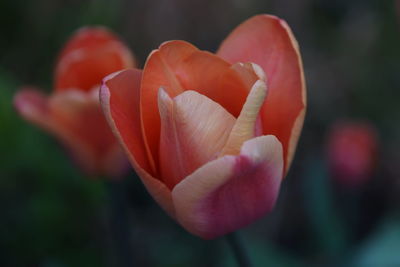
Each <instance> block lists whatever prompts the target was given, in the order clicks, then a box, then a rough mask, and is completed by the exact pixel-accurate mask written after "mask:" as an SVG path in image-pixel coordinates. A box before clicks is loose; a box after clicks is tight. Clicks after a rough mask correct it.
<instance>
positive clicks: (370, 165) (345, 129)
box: [327, 122, 378, 187]
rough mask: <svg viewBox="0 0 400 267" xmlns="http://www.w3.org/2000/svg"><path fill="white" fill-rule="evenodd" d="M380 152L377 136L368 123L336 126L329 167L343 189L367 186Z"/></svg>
mask: <svg viewBox="0 0 400 267" xmlns="http://www.w3.org/2000/svg"><path fill="white" fill-rule="evenodd" d="M377 151H378V137H377V133H376V130H375V128H374V127H373V126H371V125H369V124H368V123H363V122H340V123H336V124H335V125H334V126H333V127H332V130H331V132H330V133H329V137H328V147H327V152H328V160H329V167H330V169H331V171H332V174H333V175H334V177H335V179H336V180H337V181H338V182H339V183H341V184H342V185H345V186H349V187H353V186H359V185H362V184H364V183H365V182H367V181H368V180H369V178H370V177H371V175H372V172H373V169H374V167H375V166H376V155H377Z"/></svg>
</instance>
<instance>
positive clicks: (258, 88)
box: [221, 80, 267, 156]
mask: <svg viewBox="0 0 400 267" xmlns="http://www.w3.org/2000/svg"><path fill="white" fill-rule="evenodd" d="M266 96H267V85H266V84H265V81H263V80H258V81H257V82H256V83H255V84H254V85H253V87H252V88H251V91H250V93H249V95H248V96H247V99H246V102H245V103H244V105H243V109H242V111H241V112H240V115H239V117H238V118H237V120H236V122H235V125H234V126H233V128H232V131H231V132H230V134H229V137H228V140H227V142H226V145H225V147H224V148H223V150H222V153H221V156H224V155H237V154H239V152H240V148H241V147H242V144H243V143H244V142H246V141H247V140H250V139H252V138H253V137H255V136H256V135H257V132H258V131H257V129H259V127H257V124H259V123H260V122H259V120H258V123H257V118H258V115H259V113H260V109H261V107H262V105H263V103H264V100H265V98H266Z"/></svg>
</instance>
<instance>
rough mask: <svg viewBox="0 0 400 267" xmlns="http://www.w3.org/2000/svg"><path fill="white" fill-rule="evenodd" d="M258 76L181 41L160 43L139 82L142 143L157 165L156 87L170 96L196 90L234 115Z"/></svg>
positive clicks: (247, 69)
mask: <svg viewBox="0 0 400 267" xmlns="http://www.w3.org/2000/svg"><path fill="white" fill-rule="evenodd" d="M257 79H258V77H257V75H256V74H255V73H254V71H253V70H252V69H250V68H248V67H245V66H241V65H240V64H236V65H234V66H232V65H231V64H229V63H228V62H226V61H224V60H223V59H221V58H219V57H217V56H215V55H213V54H211V53H209V52H205V51H200V50H198V49H197V48H196V47H194V46H193V45H191V44H189V43H187V42H184V41H170V42H166V43H164V44H162V45H161V46H160V48H159V49H158V50H155V51H153V52H152V53H151V55H150V56H149V58H148V60H147V62H146V65H145V67H144V70H143V79H142V83H141V95H140V98H141V100H140V101H141V114H142V123H143V131H144V136H145V143H146V145H147V147H148V149H149V151H150V152H151V153H150V156H151V157H152V158H153V159H154V161H155V162H156V164H155V165H158V164H157V159H158V147H159V135H160V117H159V114H158V112H157V94H158V89H159V88H160V87H163V88H164V90H165V91H166V92H167V93H168V95H170V96H171V97H175V96H177V95H178V94H180V93H182V92H183V91H185V90H194V91H197V92H199V93H201V94H203V95H205V96H207V97H208V98H210V99H211V100H213V101H215V102H217V103H219V104H220V105H221V106H223V107H224V108H225V109H226V110H227V111H228V112H230V113H231V114H232V115H234V116H238V115H239V113H240V110H241V108H242V106H243V103H244V102H245V100H246V97H247V94H248V92H249V90H250V88H251V86H252V85H253V84H254V82H255V81H256V80H257Z"/></svg>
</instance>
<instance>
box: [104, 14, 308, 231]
mask: <svg viewBox="0 0 400 267" xmlns="http://www.w3.org/2000/svg"><path fill="white" fill-rule="evenodd" d="M100 98H101V102H102V106H103V110H104V112H105V115H106V117H107V120H108V122H109V124H110V125H111V127H112V129H113V132H114V133H115V134H116V136H117V137H118V139H119V140H120V142H121V144H122V145H123V146H124V148H125V150H126V152H127V154H128V155H129V158H130V160H131V163H132V165H133V167H134V168H135V170H136V171H137V173H138V174H139V176H140V178H141V179H142V181H143V183H144V184H145V186H146V187H147V189H148V190H149V192H150V194H151V195H152V196H153V197H154V198H155V200H156V201H157V202H158V203H159V204H160V205H161V206H162V207H163V208H164V209H165V210H166V211H167V213H168V214H169V215H170V216H172V217H173V218H175V219H176V220H177V221H178V222H179V223H180V224H181V225H182V226H183V227H184V228H186V229H187V230H188V231H189V232H191V233H193V234H195V235H198V236H200V237H202V238H206V239H210V238H215V237H217V236H220V235H224V234H226V233H229V232H231V231H234V230H236V229H238V228H240V227H243V226H245V225H247V224H249V223H251V222H252V221H254V220H256V219H257V218H259V217H261V216H262V215H264V214H265V213H267V212H269V211H271V209H272V208H273V206H274V204H275V201H276V198H277V195H278V191H279V187H280V184H281V181H282V179H283V176H284V175H285V174H286V172H287V170H288V168H289V166H290V162H291V160H292V158H293V154H294V151H295V147H296V144H297V140H298V137H299V134H300V131H301V128H302V124H303V120H304V114H305V105H306V103H305V84H304V77H303V70H302V63H301V58H300V55H299V51H298V45H297V43H296V41H295V39H294V37H293V35H292V33H291V31H290V29H289V27H288V26H287V24H286V23H285V22H284V21H282V20H280V19H278V18H276V17H273V16H269V15H259V16H255V17H253V18H251V19H249V20H247V21H246V22H244V23H243V24H241V25H240V26H239V27H238V28H236V29H235V30H234V31H233V32H232V33H231V34H230V35H229V36H228V38H227V39H226V40H225V41H224V42H223V43H222V45H221V47H220V49H219V50H218V52H217V53H216V54H212V53H209V52H205V51H201V50H199V49H197V48H196V47H194V46H193V45H191V44H189V43H187V42H184V41H170V42H166V43H163V44H162V45H161V46H160V47H159V49H157V50H155V51H153V52H152V53H151V54H150V55H149V57H148V59H147V62H146V64H145V66H144V69H143V71H141V70H138V69H132V70H125V71H121V72H117V73H114V74H112V75H110V76H108V77H106V78H105V79H104V81H103V86H102V88H101V91H100Z"/></svg>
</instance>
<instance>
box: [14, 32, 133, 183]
mask: <svg viewBox="0 0 400 267" xmlns="http://www.w3.org/2000/svg"><path fill="white" fill-rule="evenodd" d="M134 65H135V62H134V58H133V56H132V55H131V53H130V52H129V50H128V49H127V48H126V47H125V45H124V44H123V43H122V42H121V41H120V40H119V39H118V38H117V37H116V36H114V34H112V33H111V32H110V31H108V30H107V29H105V28H100V27H96V28H83V29H81V30H79V31H78V32H77V33H76V34H75V35H74V36H72V38H71V39H70V40H69V42H68V43H67V44H66V45H65V47H64V49H63V50H62V52H61V55H60V57H59V60H58V63H57V65H56V71H55V85H54V92H53V93H52V94H51V95H50V96H49V97H46V96H45V95H44V94H42V93H41V92H40V91H39V90H36V89H34V88H32V87H26V88H23V89H22V90H20V91H19V92H18V93H17V94H16V95H15V98H14V105H15V107H16V109H17V110H18V112H19V113H20V114H21V116H22V117H23V118H25V119H26V120H28V121H30V122H32V123H33V124H36V125H38V126H39V127H41V128H43V129H44V130H46V131H48V132H50V133H51V134H53V135H55V136H56V137H57V138H58V139H59V140H60V141H61V142H62V143H63V144H64V145H65V146H66V147H67V148H68V149H69V150H70V151H71V154H72V156H73V158H74V159H75V160H76V162H77V163H78V164H79V165H80V166H81V167H82V168H83V170H84V171H85V172H87V173H88V174H90V175H109V176H118V175H120V174H121V172H122V171H123V170H124V169H126V167H127V164H126V159H125V155H124V153H123V152H122V149H120V147H119V145H118V142H117V140H116V139H115V137H114V136H113V134H112V132H111V131H110V129H109V126H108V125H107V122H106V120H105V118H104V116H103V114H102V111H101V108H100V102H99V96H98V91H99V87H100V84H101V80H102V78H103V77H104V76H106V75H108V74H110V73H112V72H115V71H117V70H120V69H122V68H132V67H134Z"/></svg>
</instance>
